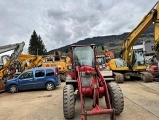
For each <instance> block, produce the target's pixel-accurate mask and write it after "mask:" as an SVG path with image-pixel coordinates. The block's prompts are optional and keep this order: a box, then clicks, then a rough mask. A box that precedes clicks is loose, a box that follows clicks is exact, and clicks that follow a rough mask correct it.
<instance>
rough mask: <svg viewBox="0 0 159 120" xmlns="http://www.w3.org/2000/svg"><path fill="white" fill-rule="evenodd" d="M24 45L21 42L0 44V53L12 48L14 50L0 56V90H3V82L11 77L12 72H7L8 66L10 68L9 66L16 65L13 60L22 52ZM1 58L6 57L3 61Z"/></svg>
mask: <svg viewBox="0 0 159 120" xmlns="http://www.w3.org/2000/svg"><path fill="white" fill-rule="evenodd" d="M24 45H25V43H24V42H21V43H16V44H10V45H4V46H0V54H1V53H5V52H8V51H11V50H14V52H13V53H12V54H11V56H7V55H4V56H3V57H1V62H0V91H3V90H4V82H5V81H6V80H8V79H10V78H12V77H13V76H12V74H9V68H10V66H14V65H16V64H15V61H16V60H17V58H18V56H19V55H20V54H21V53H22V51H23V47H24ZM3 58H6V61H5V62H4V59H3Z"/></svg>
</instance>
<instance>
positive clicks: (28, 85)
mask: <svg viewBox="0 0 159 120" xmlns="http://www.w3.org/2000/svg"><path fill="white" fill-rule="evenodd" d="M60 84H61V81H60V79H59V77H58V68H57V67H37V68H32V69H29V70H27V71H24V72H23V73H21V74H20V75H19V76H18V77H16V78H14V79H11V80H8V81H7V82H6V85H5V90H6V91H8V92H11V93H15V92H18V91H20V90H29V89H43V88H45V89H47V90H54V89H55V87H56V86H59V85H60Z"/></svg>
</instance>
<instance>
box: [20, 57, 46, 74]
mask: <svg viewBox="0 0 159 120" xmlns="http://www.w3.org/2000/svg"><path fill="white" fill-rule="evenodd" d="M18 59H19V61H20V62H21V72H23V71H25V70H28V69H31V68H34V67H40V66H42V63H43V56H40V55H30V54H21V55H19V57H18Z"/></svg>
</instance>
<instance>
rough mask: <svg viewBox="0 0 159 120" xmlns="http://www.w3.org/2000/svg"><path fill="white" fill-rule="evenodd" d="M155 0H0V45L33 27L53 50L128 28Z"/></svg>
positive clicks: (25, 34) (25, 35)
mask: <svg viewBox="0 0 159 120" xmlns="http://www.w3.org/2000/svg"><path fill="white" fill-rule="evenodd" d="M156 2H157V0H148V1H146V0H0V43H1V44H0V46H2V45H6V44H14V43H19V42H22V41H25V48H24V51H25V52H26V51H27V47H28V44H29V39H30V36H31V34H32V32H33V30H35V31H36V32H37V34H38V35H41V38H42V40H43V42H44V44H45V46H46V49H47V50H48V51H49V50H52V49H55V48H59V47H62V46H64V45H67V44H71V43H74V42H77V41H79V40H82V39H84V38H89V37H95V36H106V35H112V34H114V35H115V34H122V33H123V32H129V31H131V30H132V29H133V28H134V27H135V26H136V25H137V24H138V22H139V21H140V20H141V19H142V18H143V16H144V15H145V14H147V13H148V11H149V10H150V9H151V8H152V7H153V5H154V4H155V3H156Z"/></svg>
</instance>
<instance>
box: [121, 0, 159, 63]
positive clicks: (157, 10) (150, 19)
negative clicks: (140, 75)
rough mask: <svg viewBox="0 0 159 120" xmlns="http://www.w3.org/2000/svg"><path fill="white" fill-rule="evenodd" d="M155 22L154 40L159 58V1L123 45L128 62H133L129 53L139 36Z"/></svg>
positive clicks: (123, 55)
mask: <svg viewBox="0 0 159 120" xmlns="http://www.w3.org/2000/svg"><path fill="white" fill-rule="evenodd" d="M152 23H154V24H155V29H154V42H155V51H156V55H157V58H158V60H159V1H158V2H157V3H156V4H155V5H154V6H153V8H152V9H151V10H150V11H149V12H148V14H147V15H145V16H144V18H143V19H142V20H141V21H140V23H139V24H138V25H137V26H136V28H135V29H134V30H133V31H132V32H130V34H129V35H128V36H127V37H126V39H125V40H124V42H123V45H122V57H123V59H124V60H125V61H126V62H127V63H132V59H129V53H131V48H132V46H133V44H134V42H135V41H136V40H137V38H138V37H139V36H140V35H141V34H142V33H143V32H144V31H145V30H146V29H147V28H148V27H149V26H150V25H151V24H152Z"/></svg>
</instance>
